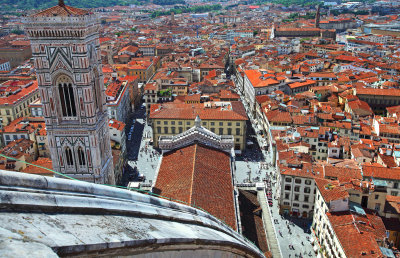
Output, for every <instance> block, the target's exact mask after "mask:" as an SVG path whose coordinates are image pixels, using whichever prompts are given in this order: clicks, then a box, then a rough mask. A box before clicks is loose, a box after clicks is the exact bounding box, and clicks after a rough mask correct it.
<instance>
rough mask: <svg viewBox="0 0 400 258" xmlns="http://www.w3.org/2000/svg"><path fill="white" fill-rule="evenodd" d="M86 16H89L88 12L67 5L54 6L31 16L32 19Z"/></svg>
mask: <svg viewBox="0 0 400 258" xmlns="http://www.w3.org/2000/svg"><path fill="white" fill-rule="evenodd" d="M87 14H89V12H88V11H86V10H83V9H79V8H75V7H72V6H68V5H64V6H60V5H56V6H53V7H50V8H48V9H46V10H43V11H41V12H38V13H35V14H33V15H32V17H54V16H82V15H87Z"/></svg>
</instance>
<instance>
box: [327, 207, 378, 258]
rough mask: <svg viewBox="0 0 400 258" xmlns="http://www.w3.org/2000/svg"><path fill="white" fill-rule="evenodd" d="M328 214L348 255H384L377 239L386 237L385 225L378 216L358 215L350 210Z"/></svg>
mask: <svg viewBox="0 0 400 258" xmlns="http://www.w3.org/2000/svg"><path fill="white" fill-rule="evenodd" d="M327 216H328V219H329V221H330V223H331V225H332V227H333V230H334V231H335V234H336V236H337V237H338V240H339V241H340V244H341V245H342V247H343V250H344V252H345V253H346V256H347V257H363V256H366V257H383V255H382V253H381V251H380V248H379V245H378V243H377V240H383V238H384V237H385V226H384V225H383V222H382V219H380V218H379V217H378V216H374V215H370V216H368V215H367V217H365V216H358V215H357V214H353V213H350V212H349V211H346V212H335V213H327ZM376 217H377V218H376ZM382 227H383V235H382V232H381V231H382V230H381V228H382ZM355 240H356V241H357V243H356V244H355V243H354V241H355ZM363 252H365V254H366V255H363Z"/></svg>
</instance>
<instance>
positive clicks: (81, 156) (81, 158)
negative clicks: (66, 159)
mask: <svg viewBox="0 0 400 258" xmlns="http://www.w3.org/2000/svg"><path fill="white" fill-rule="evenodd" d="M78 160H79V166H86V160H85V152H84V151H83V149H82V147H80V146H79V147H78Z"/></svg>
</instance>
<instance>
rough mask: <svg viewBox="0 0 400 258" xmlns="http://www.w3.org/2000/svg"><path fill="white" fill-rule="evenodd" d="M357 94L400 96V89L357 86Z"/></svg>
mask: <svg viewBox="0 0 400 258" xmlns="http://www.w3.org/2000/svg"><path fill="white" fill-rule="evenodd" d="M356 95H378V96H400V89H372V88H357V89H356Z"/></svg>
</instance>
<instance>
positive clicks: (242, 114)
mask: <svg viewBox="0 0 400 258" xmlns="http://www.w3.org/2000/svg"><path fill="white" fill-rule="evenodd" d="M211 103H212V102H211ZM205 105H207V103H202V104H176V103H164V104H153V105H151V107H150V118H151V119H157V118H161V119H187V120H194V119H195V118H196V117H197V116H200V118H201V119H202V120H247V119H248V118H247V115H246V111H245V109H244V107H243V104H242V103H241V102H239V101H231V102H230V105H228V106H227V107H214V106H213V107H205Z"/></svg>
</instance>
